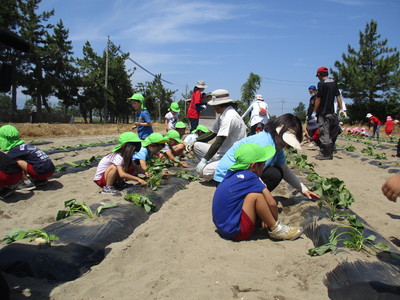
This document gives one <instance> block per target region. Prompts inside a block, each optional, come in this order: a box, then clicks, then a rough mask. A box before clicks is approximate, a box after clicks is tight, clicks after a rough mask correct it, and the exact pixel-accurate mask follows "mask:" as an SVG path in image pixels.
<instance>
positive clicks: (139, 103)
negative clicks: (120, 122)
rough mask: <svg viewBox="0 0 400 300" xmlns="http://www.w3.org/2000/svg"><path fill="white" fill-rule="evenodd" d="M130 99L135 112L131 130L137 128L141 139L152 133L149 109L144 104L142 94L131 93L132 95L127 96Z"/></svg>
mask: <svg viewBox="0 0 400 300" xmlns="http://www.w3.org/2000/svg"><path fill="white" fill-rule="evenodd" d="M128 100H130V101H131V104H132V108H133V109H134V110H135V111H136V112H135V116H134V118H135V122H134V125H133V126H132V130H135V129H137V133H138V136H139V138H140V139H141V140H144V139H145V138H147V137H148V136H149V135H150V134H152V133H153V127H152V124H151V117H150V114H149V111H148V110H147V108H146V106H145V105H144V97H143V95H142V94H133V95H132V97H130V98H128Z"/></svg>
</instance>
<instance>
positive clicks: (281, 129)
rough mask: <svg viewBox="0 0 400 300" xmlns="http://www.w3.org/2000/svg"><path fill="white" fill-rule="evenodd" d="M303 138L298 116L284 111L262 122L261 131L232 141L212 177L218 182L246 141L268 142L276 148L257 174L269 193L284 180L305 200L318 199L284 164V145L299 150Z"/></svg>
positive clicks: (262, 144)
mask: <svg viewBox="0 0 400 300" xmlns="http://www.w3.org/2000/svg"><path fill="white" fill-rule="evenodd" d="M302 138H303V126H302V124H301V121H300V119H299V118H298V117H296V116H294V115H293V114H284V115H282V116H280V117H278V118H276V119H274V120H271V121H269V122H268V123H267V125H265V128H264V130H263V131H262V132H260V133H258V134H255V135H252V136H249V137H246V138H244V139H242V140H240V141H238V142H237V143H235V144H234V145H233V146H232V147H231V148H230V149H229V150H228V151H227V152H226V153H225V155H224V156H223V157H222V159H221V160H220V162H219V164H218V166H217V169H216V171H215V174H214V180H215V181H217V182H221V181H222V180H223V179H224V177H225V175H226V173H227V172H228V169H229V168H230V167H231V166H232V165H233V164H234V163H235V162H236V160H235V151H236V149H237V148H238V147H239V146H241V145H243V144H246V143H254V144H257V145H259V146H261V147H265V146H267V145H271V146H273V147H274V148H275V149H276V153H275V155H274V156H273V157H272V158H270V159H269V160H267V161H266V162H265V164H264V170H263V172H262V175H261V176H260V178H261V180H262V181H263V182H264V183H265V184H266V185H267V188H268V190H269V191H270V192H272V191H273V190H274V189H275V188H276V187H277V186H278V185H279V183H280V182H281V181H282V179H283V180H285V181H286V182H287V183H289V184H290V185H291V186H292V187H294V188H295V189H297V190H298V191H300V192H301V193H302V194H303V195H304V196H306V197H307V198H308V199H311V198H315V199H319V196H318V195H317V194H315V193H314V192H311V191H310V190H309V189H308V188H307V187H306V186H305V185H304V184H303V183H301V182H300V180H299V179H298V178H297V176H296V175H295V174H294V173H293V172H292V171H291V170H290V168H289V167H288V165H287V164H286V158H285V153H284V148H286V147H289V146H291V147H293V148H295V149H298V150H300V149H301V146H300V142H301V141H302Z"/></svg>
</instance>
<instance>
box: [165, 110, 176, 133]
mask: <svg viewBox="0 0 400 300" xmlns="http://www.w3.org/2000/svg"><path fill="white" fill-rule="evenodd" d="M178 116H179V114H178V113H176V114H173V113H172V112H167V113H166V114H165V117H164V118H165V119H166V120H167V121H168V128H169V129H170V130H171V129H175V124H176V122H178Z"/></svg>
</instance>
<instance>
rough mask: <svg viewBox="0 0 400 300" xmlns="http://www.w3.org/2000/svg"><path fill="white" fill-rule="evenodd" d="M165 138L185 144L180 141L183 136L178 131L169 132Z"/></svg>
mask: <svg viewBox="0 0 400 300" xmlns="http://www.w3.org/2000/svg"><path fill="white" fill-rule="evenodd" d="M165 137H167V138H168V139H173V140H175V141H177V142H178V143H183V142H182V140H181V139H180V137H181V135H180V134H179V132H178V131H176V130H169V131H168V132H167V134H166V135H165Z"/></svg>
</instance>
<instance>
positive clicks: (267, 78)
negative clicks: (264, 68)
mask: <svg viewBox="0 0 400 300" xmlns="http://www.w3.org/2000/svg"><path fill="white" fill-rule="evenodd" d="M261 78H263V79H266V80H275V81H282V82H294V83H305V84H310V83H313V82H311V81H296V80H286V79H276V78H271V77H264V76H261Z"/></svg>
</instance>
